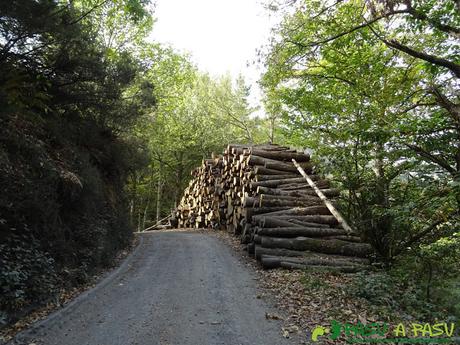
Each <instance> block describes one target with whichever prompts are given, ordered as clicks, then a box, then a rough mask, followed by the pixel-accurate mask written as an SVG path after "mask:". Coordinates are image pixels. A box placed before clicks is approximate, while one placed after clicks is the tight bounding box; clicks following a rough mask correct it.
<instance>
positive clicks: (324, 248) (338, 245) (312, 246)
mask: <svg viewBox="0 0 460 345" xmlns="http://www.w3.org/2000/svg"><path fill="white" fill-rule="evenodd" d="M259 242H260V244H261V245H262V247H265V248H286V249H292V250H310V251H313V252H318V253H326V254H341V255H350V256H357V257H366V256H368V255H369V254H371V253H372V247H371V246H370V245H369V244H367V243H351V242H345V241H341V240H321V239H317V238H310V237H296V238H274V237H265V236H259Z"/></svg>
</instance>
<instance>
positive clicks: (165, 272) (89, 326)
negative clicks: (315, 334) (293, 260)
mask: <svg viewBox="0 0 460 345" xmlns="http://www.w3.org/2000/svg"><path fill="white" fill-rule="evenodd" d="M141 236H142V241H141V244H140V245H139V247H138V248H137V249H136V251H135V253H134V254H132V256H131V257H130V258H128V259H127V260H128V261H127V262H125V264H124V265H123V266H122V267H121V268H120V269H119V270H118V271H117V272H115V273H114V274H113V275H112V276H111V277H109V278H108V279H106V280H105V281H103V282H102V283H101V284H99V286H96V288H94V289H93V290H91V291H90V292H89V293H87V294H86V295H85V296H81V297H80V298H78V299H77V300H76V301H75V302H74V303H73V304H72V305H70V307H67V308H64V309H63V310H61V311H58V312H57V313H56V314H53V315H51V317H50V318H49V319H48V320H45V321H44V322H42V323H41V324H40V325H39V326H35V327H32V328H31V329H30V330H28V331H25V332H23V333H21V334H19V335H18V336H17V337H16V338H15V339H14V340H13V341H12V342H11V344H15V345H16V344H21V345H22V344H30V343H35V344H37V345H41V344H43V345H45V344H46V345H282V344H292V342H290V341H289V340H287V339H285V338H283V337H282V336H281V333H280V329H281V324H280V322H279V321H275V320H267V319H266V318H265V313H266V312H271V313H273V312H274V311H273V310H272V309H273V308H272V307H271V306H270V305H269V303H268V302H266V301H264V300H261V299H257V297H256V296H257V293H258V292H257V287H256V284H255V281H254V279H253V275H251V272H250V269H248V268H247V267H246V266H245V265H244V263H242V261H241V260H240V259H239V258H238V257H237V255H236V254H235V253H234V252H233V251H232V249H231V248H229V247H228V246H227V245H225V244H224V243H222V242H221V241H220V240H219V239H217V238H216V237H214V236H212V235H207V234H203V233H192V232H158V233H149V234H143V235H141ZM295 343H297V341H295Z"/></svg>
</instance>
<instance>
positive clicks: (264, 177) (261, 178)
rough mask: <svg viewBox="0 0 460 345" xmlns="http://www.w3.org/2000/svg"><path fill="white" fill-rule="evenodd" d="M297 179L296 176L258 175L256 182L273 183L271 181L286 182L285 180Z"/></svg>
mask: <svg viewBox="0 0 460 345" xmlns="http://www.w3.org/2000/svg"><path fill="white" fill-rule="evenodd" d="M291 178H297V175H295V174H285V175H256V176H255V178H254V180H255V181H256V182H259V181H271V180H284V179H291Z"/></svg>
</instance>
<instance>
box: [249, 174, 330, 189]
mask: <svg viewBox="0 0 460 345" xmlns="http://www.w3.org/2000/svg"><path fill="white" fill-rule="evenodd" d="M312 178H313V179H315V180H316V181H318V182H319V183H321V182H326V181H324V180H320V177H319V176H318V175H312ZM304 182H305V179H304V178H303V177H294V178H286V179H279V180H267V181H256V182H252V183H251V188H252V189H253V190H256V189H257V187H258V186H262V187H277V186H282V185H291V184H302V183H304Z"/></svg>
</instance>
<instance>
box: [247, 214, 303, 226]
mask: <svg viewBox="0 0 460 345" xmlns="http://www.w3.org/2000/svg"><path fill="white" fill-rule="evenodd" d="M255 222H256V224H259V225H260V226H261V227H262V228H279V227H295V226H296V225H295V224H293V223H291V222H289V221H286V220H282V219H279V218H276V217H264V216H263V215H262V216H259V217H258V218H257V219H255Z"/></svg>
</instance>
